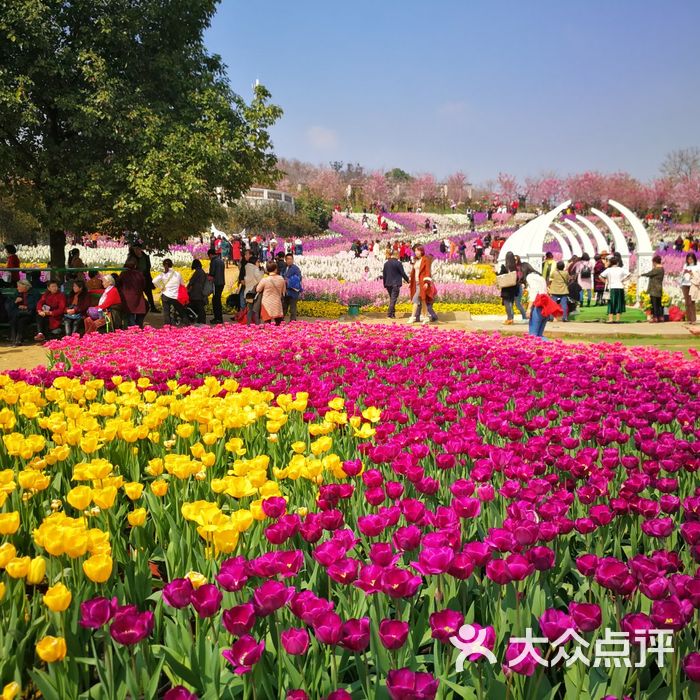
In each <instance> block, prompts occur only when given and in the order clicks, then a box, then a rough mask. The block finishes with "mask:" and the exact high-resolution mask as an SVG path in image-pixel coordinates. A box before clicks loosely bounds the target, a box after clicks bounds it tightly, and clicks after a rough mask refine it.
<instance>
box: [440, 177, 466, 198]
mask: <svg viewBox="0 0 700 700" xmlns="http://www.w3.org/2000/svg"><path fill="white" fill-rule="evenodd" d="M445 184H446V185H447V197H448V198H449V199H451V200H453V201H454V202H455V203H457V204H459V203H460V202H461V201H462V200H463V199H464V198H465V197H466V196H467V191H466V188H467V176H466V175H465V174H464V173H463V172H462V171H461V170H458V171H457V172H456V173H452V175H450V176H449V177H448V178H447V180H446V181H445Z"/></svg>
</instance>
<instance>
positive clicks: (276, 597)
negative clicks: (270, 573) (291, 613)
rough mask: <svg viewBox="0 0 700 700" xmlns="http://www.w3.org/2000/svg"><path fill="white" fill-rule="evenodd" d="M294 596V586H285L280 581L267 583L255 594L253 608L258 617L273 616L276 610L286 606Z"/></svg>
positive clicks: (258, 588)
mask: <svg viewBox="0 0 700 700" xmlns="http://www.w3.org/2000/svg"><path fill="white" fill-rule="evenodd" d="M293 595H294V588H293V587H292V586H289V587H288V586H285V585H284V584H283V583H280V582H279V581H265V583H263V584H262V585H260V586H258V587H257V588H256V589H255V591H254V593H253V607H254V608H255V614H256V615H257V616H258V617H265V616H267V615H271V614H272V613H273V612H275V610H279V609H280V608H281V607H283V606H285V605H286V604H287V603H288V602H289V601H290V600H291V598H292V596H293Z"/></svg>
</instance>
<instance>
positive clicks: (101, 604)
mask: <svg viewBox="0 0 700 700" xmlns="http://www.w3.org/2000/svg"><path fill="white" fill-rule="evenodd" d="M118 608H119V603H118V602H117V599H116V598H112V599H111V600H110V599H109V598H102V597H99V598H92V599H90V600H86V601H84V602H83V603H81V604H80V625H81V627H86V628H88V629H98V628H100V627H102V625H106V624H107V623H108V622H109V621H110V620H111V619H112V617H113V616H114V613H115V612H116V611H117V609H118Z"/></svg>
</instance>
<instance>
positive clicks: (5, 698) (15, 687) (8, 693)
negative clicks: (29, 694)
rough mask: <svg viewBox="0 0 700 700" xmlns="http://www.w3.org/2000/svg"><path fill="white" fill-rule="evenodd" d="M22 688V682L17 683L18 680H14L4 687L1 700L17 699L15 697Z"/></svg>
mask: <svg viewBox="0 0 700 700" xmlns="http://www.w3.org/2000/svg"><path fill="white" fill-rule="evenodd" d="M20 690H22V688H21V687H20V684H19V683H17V681H12V682H11V683H8V684H7V685H6V686H5V687H4V688H3V689H2V694H1V695H0V700H15V698H16V697H17V696H18V695H19V692H20Z"/></svg>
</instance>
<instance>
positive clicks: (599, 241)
mask: <svg viewBox="0 0 700 700" xmlns="http://www.w3.org/2000/svg"><path fill="white" fill-rule="evenodd" d="M576 220H577V221H579V222H580V223H581V224H583V225H584V226H585V227H586V228H587V229H588V231H589V233H590V234H591V237H592V238H593V241H594V242H595V246H594V250H595V251H596V252H598V253H600V252H602V251H603V250H605V249H606V248H607V247H608V244H607V243H606V242H605V236H603V234H602V233H601V232H600V230H599V229H598V227H597V226H596V225H595V224H594V223H593V222H592V221H589V220H588V219H587V218H586V217H585V216H581V214H576Z"/></svg>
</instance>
